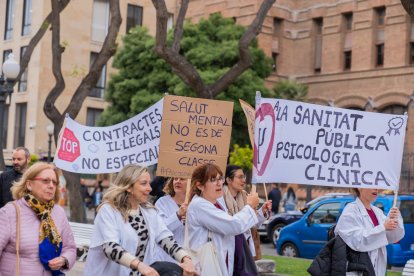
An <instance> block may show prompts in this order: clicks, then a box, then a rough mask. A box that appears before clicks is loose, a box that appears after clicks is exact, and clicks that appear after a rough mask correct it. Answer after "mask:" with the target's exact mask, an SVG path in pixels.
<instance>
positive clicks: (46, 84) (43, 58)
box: [0, 0, 175, 165]
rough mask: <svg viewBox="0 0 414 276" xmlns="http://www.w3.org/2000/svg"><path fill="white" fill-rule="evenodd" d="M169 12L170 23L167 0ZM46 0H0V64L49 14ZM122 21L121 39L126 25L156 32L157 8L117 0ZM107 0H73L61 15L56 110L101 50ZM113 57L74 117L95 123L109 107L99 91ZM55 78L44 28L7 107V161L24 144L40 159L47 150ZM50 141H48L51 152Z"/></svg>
mask: <svg viewBox="0 0 414 276" xmlns="http://www.w3.org/2000/svg"><path fill="white" fill-rule="evenodd" d="M167 2H168V3H167V8H168V10H169V11H171V20H170V23H171V26H172V19H173V14H174V13H175V10H174V8H175V1H167ZM50 5H51V4H50V1H46V0H36V1H34V0H0V57H1V58H2V60H1V61H2V62H1V63H3V61H4V60H5V59H6V56H7V55H8V54H9V53H10V52H12V53H13V54H14V56H15V59H16V61H19V60H20V56H21V53H22V51H24V47H25V46H27V45H28V43H29V41H30V39H31V38H32V37H33V35H34V34H35V33H36V32H37V30H38V29H39V27H40V26H41V24H42V22H43V20H44V18H45V17H46V16H47V15H48V13H49V12H50V9H51V8H50ZM120 11H121V16H122V19H123V21H122V25H121V27H120V32H119V38H118V39H119V42H120V43H121V38H122V36H124V35H125V34H126V33H127V29H129V28H131V27H134V26H136V25H144V26H146V27H147V28H148V30H149V32H150V33H151V34H153V35H155V26H156V25H155V9H154V7H153V5H152V2H151V0H120ZM108 18H109V2H108V1H107V0H92V1H81V0H72V1H71V2H70V3H69V4H68V6H67V7H66V8H65V10H64V11H63V12H62V13H61V41H62V44H64V45H65V46H66V48H65V52H64V53H63V55H62V73H63V76H64V78H65V85H66V88H65V90H64V92H63V93H62V95H61V96H60V97H59V98H58V100H57V103H56V104H57V108H58V109H59V110H60V111H61V112H63V110H64V109H65V108H66V107H67V105H68V103H69V101H70V99H71V96H72V95H73V93H74V91H75V89H76V88H77V87H78V85H79V84H80V82H81V80H82V77H84V76H85V75H86V73H87V72H88V68H89V66H90V64H91V62H93V59H94V56H95V55H96V54H97V53H98V52H99V51H100V49H101V47H102V44H103V41H104V38H105V35H106V32H107V30H108V23H109V19H108ZM111 64H112V59H111V60H109V62H108V64H107V66H106V68H105V69H104V70H103V72H102V74H101V79H100V80H99V82H98V83H97V85H96V86H95V88H94V89H93V90H92V91H91V94H90V97H88V98H87V99H86V100H85V102H84V104H83V106H82V109H81V111H80V112H79V114H78V116H77V118H76V120H77V121H78V122H80V123H82V124H86V125H95V124H96V122H97V120H98V118H99V114H100V113H101V112H102V111H103V110H104V108H105V107H107V106H108V103H107V102H105V101H104V98H103V95H104V91H105V86H106V82H107V81H108V79H109V75H110V74H111V72H113V69H112V68H111ZM54 84H55V80H54V77H53V73H52V51H51V32H50V31H48V32H47V33H46V34H45V36H44V37H43V39H42V40H41V42H40V43H39V44H38V46H37V47H36V49H35V51H34V52H33V54H32V57H31V60H30V63H29V66H28V69H27V72H26V73H25V75H24V76H23V77H22V80H21V81H20V83H19V84H17V85H16V86H15V90H14V93H13V94H12V97H11V102H10V104H9V105H8V108H6V111H5V112H6V119H5V129H4V133H3V137H4V140H3V141H5V143H3V145H4V153H5V159H6V164H9V165H10V158H11V152H12V150H13V148H15V147H17V146H26V147H27V148H28V149H29V150H30V151H31V152H32V153H35V154H37V155H38V156H40V158H46V155H47V153H48V134H47V132H46V127H47V126H48V125H50V124H51V122H50V121H49V119H47V117H46V116H45V114H44V112H43V104H44V101H45V99H46V96H47V94H48V93H49V91H50V90H51V89H52V88H53V86H54ZM53 152H54V143H52V154H53Z"/></svg>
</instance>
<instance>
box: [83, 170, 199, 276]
mask: <svg viewBox="0 0 414 276" xmlns="http://www.w3.org/2000/svg"><path fill="white" fill-rule="evenodd" d="M150 192H151V186H150V175H149V173H148V171H147V168H145V167H141V166H139V165H137V164H131V165H126V166H125V167H124V168H123V169H122V170H121V172H120V173H119V174H118V176H117V177H116V179H115V182H114V184H113V185H111V186H110V187H109V189H108V191H107V192H106V193H105V195H104V198H103V203H102V205H101V206H100V207H99V209H98V215H97V216H96V218H95V223H94V229H93V235H92V241H91V245H90V248H89V252H88V258H87V260H86V265H85V270H84V275H96V276H98V275H99V276H105V275H107V276H112V275H117V276H127V275H154V276H158V275H168V276H170V275H182V274H183V272H184V275H193V274H194V273H195V270H194V266H193V264H192V260H191V258H190V256H189V255H188V254H187V252H186V251H184V250H183V249H182V248H181V246H179V245H178V244H177V242H176V241H175V240H174V238H173V234H172V233H171V231H170V230H168V228H167V227H166V226H165V224H164V222H163V221H162V219H161V217H160V216H159V215H158V213H157V210H156V209H155V208H154V206H153V205H152V204H150V203H149V202H148V197H149V193H150ZM158 247H160V248H162V249H164V250H165V251H166V252H167V253H168V254H169V255H170V256H171V257H173V258H174V259H175V260H176V261H177V262H178V263H180V266H178V265H177V264H176V263H172V262H160V259H159V258H158V254H157V250H158V249H157V248H158Z"/></svg>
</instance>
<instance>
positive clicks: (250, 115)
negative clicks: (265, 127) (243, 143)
mask: <svg viewBox="0 0 414 276" xmlns="http://www.w3.org/2000/svg"><path fill="white" fill-rule="evenodd" d="M239 101H240V105H241V107H242V109H243V112H244V115H245V116H246V120H247V127H248V130H249V138H250V143H251V145H252V147H253V145H254V120H255V110H254V108H253V107H252V106H251V105H250V104H248V103H246V102H245V101H243V100H241V99H239Z"/></svg>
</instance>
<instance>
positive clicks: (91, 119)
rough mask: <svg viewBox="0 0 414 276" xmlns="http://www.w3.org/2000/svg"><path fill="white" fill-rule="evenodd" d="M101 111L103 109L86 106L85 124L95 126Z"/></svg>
mask: <svg viewBox="0 0 414 276" xmlns="http://www.w3.org/2000/svg"><path fill="white" fill-rule="evenodd" d="M102 112H103V109H98V108H89V107H88V108H87V109H86V125H87V126H97V125H98V121H99V118H100V116H101V114H102Z"/></svg>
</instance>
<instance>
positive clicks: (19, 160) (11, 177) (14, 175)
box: [0, 147, 30, 208]
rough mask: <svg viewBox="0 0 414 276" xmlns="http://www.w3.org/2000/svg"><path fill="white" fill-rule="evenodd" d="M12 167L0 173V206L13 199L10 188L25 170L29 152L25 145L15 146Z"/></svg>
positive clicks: (27, 164)
mask: <svg viewBox="0 0 414 276" xmlns="http://www.w3.org/2000/svg"><path fill="white" fill-rule="evenodd" d="M12 160H13V169H12V170H9V171H4V172H3V173H2V174H1V175H0V208H1V207H3V206H4V205H6V204H7V203H8V202H10V201H12V200H13V197H12V194H11V192H10V188H11V187H12V185H13V183H14V182H15V181H19V180H20V177H22V174H23V173H24V172H25V171H26V170H27V167H28V166H29V161H30V152H29V150H28V149H27V148H25V147H17V148H16V149H15V150H14V151H13V155H12Z"/></svg>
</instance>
